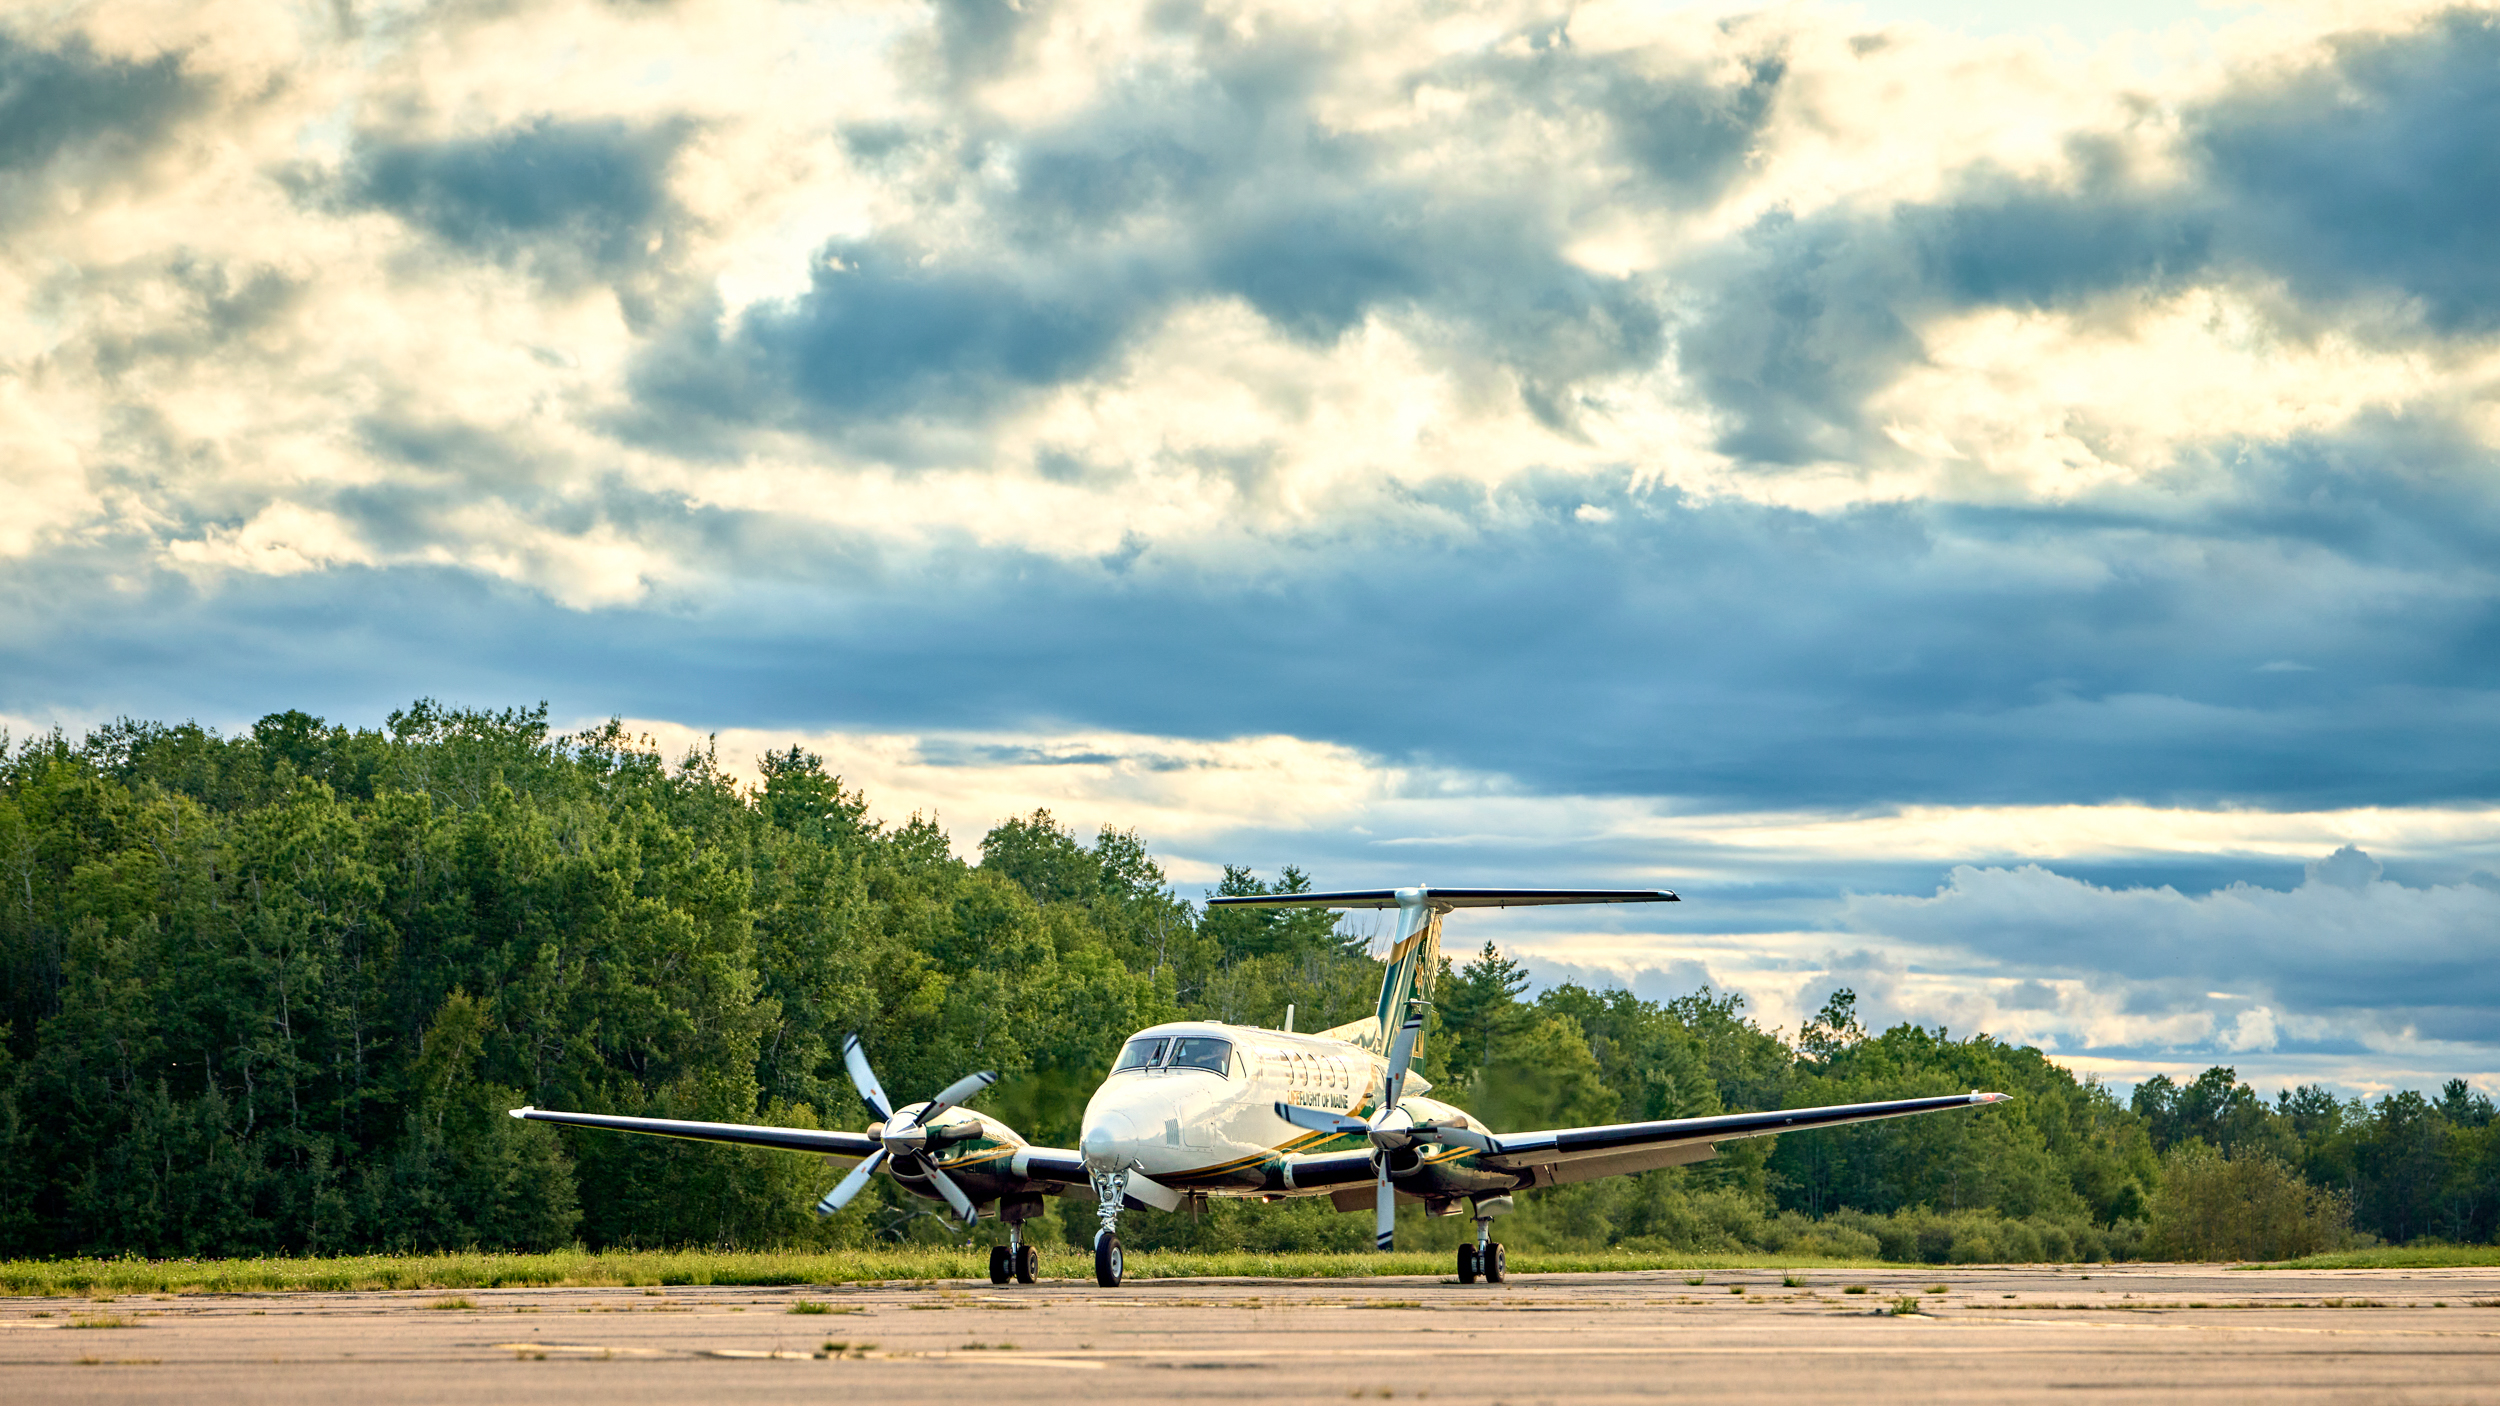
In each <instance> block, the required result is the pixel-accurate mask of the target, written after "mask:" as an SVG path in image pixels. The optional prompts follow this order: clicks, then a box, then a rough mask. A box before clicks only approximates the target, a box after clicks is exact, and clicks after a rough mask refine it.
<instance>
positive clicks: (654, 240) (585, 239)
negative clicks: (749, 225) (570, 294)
mask: <svg viewBox="0 0 2500 1406" xmlns="http://www.w3.org/2000/svg"><path fill="white" fill-rule="evenodd" d="M686 136H687V124H686V123H685V122H684V121H682V120H667V119H663V120H661V121H657V122H653V123H647V124H643V125H641V126H633V125H629V124H626V123H623V122H619V121H615V120H605V121H559V120H556V119H553V118H550V117H544V116H542V117H538V118H535V119H532V120H531V121H528V122H525V123H520V124H517V125H515V126H511V127H506V128H502V129H499V130H496V131H491V132H487V133H484V134H481V135H477V136H466V137H448V138H443V139H440V140H434V141H414V140H407V139H402V138H397V137H393V136H389V135H386V134H382V133H368V134H366V135H365V136H364V137H363V138H362V139H361V140H359V141H358V143H357V144H356V153H355V158H354V161H353V164H352V167H351V169H350V171H349V172H348V173H347V174H346V175H345V176H344V177H343V178H342V180H341V183H340V184H341V191H340V195H341V196H342V197H343V199H344V200H345V202H346V203H347V204H348V205H349V206H350V207H351V208H366V209H377V210H384V211H388V212H389V213H391V214H393V215H396V216H397V217H399V218H400V219H402V220H404V221H406V222H407V223H408V224H409V225H411V226H412V227H414V228H416V229H420V230H423V231H424V232H425V233H427V234H429V235H431V236H433V237H434V238H435V239H437V240H440V241H441V242H442V243H443V244H445V245H447V246H449V248H450V249H451V250H452V251H453V252H454V253H455V254H456V255H461V256H468V257H481V256H482V257H485V258H489V259H493V260H495V261H497V262H500V263H505V264H519V265H526V266H527V267H528V268H530V270H531V271H532V272H533V273H535V274H537V275H538V276H539V277H541V278H544V279H546V280H547V281H549V282H550V283H552V284H553V285H555V286H556V287H558V288H560V289H567V290H569V289H571V288H573V287H574V286H576V285H578V284H580V283H581V282H583V281H585V280H587V279H590V278H594V277H607V278H615V277H619V276H622V275H625V274H628V273H630V272H632V271H634V270H636V269H638V268H640V267H642V266H644V265H646V264H653V263H659V262H662V261H663V260H664V259H665V258H666V256H667V254H668V252H669V250H668V246H669V244H670V243H671V242H672V239H673V238H674V237H676V236H678V234H679V231H678V228H677V226H679V225H680V224H682V223H683V221H684V218H685V216H684V213H683V212H682V211H680V210H679V209H678V208H677V207H676V204H675V202H674V200H673V199H672V198H671V197H670V195H669V193H668V167H669V163H670V161H671V160H672V159H673V158H674V157H675V155H676V154H677V151H678V149H679V147H680V146H681V145H682V144H683V142H684V141H685V139H686Z"/></svg>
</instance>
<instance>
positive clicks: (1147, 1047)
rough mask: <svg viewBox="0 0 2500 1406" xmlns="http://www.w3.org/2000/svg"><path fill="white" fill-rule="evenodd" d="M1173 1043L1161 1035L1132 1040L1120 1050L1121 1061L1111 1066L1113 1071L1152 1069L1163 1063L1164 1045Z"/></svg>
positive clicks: (1116, 1072)
mask: <svg viewBox="0 0 2500 1406" xmlns="http://www.w3.org/2000/svg"><path fill="white" fill-rule="evenodd" d="M1171 1043H1172V1042H1171V1041H1170V1040H1167V1039H1164V1038H1162V1037H1161V1036H1156V1037H1154V1038H1152V1039H1141V1040H1131V1041H1129V1042H1128V1045H1127V1047H1126V1048H1124V1049H1122V1050H1121V1051H1120V1062H1119V1063H1117V1064H1114V1065H1112V1066H1111V1072H1112V1073H1114V1074H1118V1073H1121V1072H1123V1071H1126V1070H1130V1069H1152V1068H1154V1067H1155V1066H1156V1065H1159V1064H1161V1063H1163V1050H1164V1047H1165V1046H1167V1045H1169V1044H1171Z"/></svg>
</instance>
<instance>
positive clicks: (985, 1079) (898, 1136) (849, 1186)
mask: <svg viewBox="0 0 2500 1406" xmlns="http://www.w3.org/2000/svg"><path fill="white" fill-rule="evenodd" d="M842 1063H843V1065H844V1066H845V1067H847V1068H848V1069H849V1070H850V1071H851V1085H852V1087H854V1088H856V1089H858V1090H859V1097H860V1101H861V1102H862V1103H865V1104H867V1105H868V1107H869V1110H870V1111H872V1112H874V1113H875V1114H876V1115H877V1124H876V1126H875V1127H873V1128H870V1129H869V1130H868V1135H869V1136H870V1137H873V1138H875V1139H876V1140H877V1143H878V1146H877V1148H876V1149H875V1150H874V1151H872V1152H870V1153H869V1154H868V1155H867V1156H865V1157H863V1158H861V1159H860V1161H859V1165H858V1166H856V1167H853V1168H851V1171H850V1174H849V1175H848V1176H845V1177H843V1178H842V1180H841V1181H839V1182H837V1183H836V1184H835V1185H834V1188H833V1190H831V1191H828V1192H826V1193H825V1199H823V1200H822V1201H819V1202H817V1203H816V1214H818V1215H820V1216H829V1215H832V1214H833V1213H834V1212H836V1211H838V1210H841V1209H842V1208H843V1207H844V1206H847V1205H849V1204H851V1198H852V1197H854V1196H857V1195H859V1192H860V1188H861V1187H864V1186H866V1185H867V1184H868V1179H869V1178H870V1177H872V1176H875V1175H876V1173H877V1168H879V1167H881V1166H884V1165H885V1163H886V1161H887V1159H888V1158H902V1157H918V1158H919V1159H920V1162H921V1165H922V1166H924V1167H927V1168H928V1169H929V1182H930V1184H931V1185H933V1186H935V1187H936V1188H937V1189H938V1195H940V1196H943V1197H945V1198H946V1204H947V1205H949V1206H951V1207H953V1208H954V1210H955V1214H956V1215H957V1216H958V1217H960V1218H961V1219H962V1220H963V1223H964V1224H966V1225H970V1224H972V1223H973V1222H974V1221H976V1220H978V1219H980V1215H981V1213H980V1210H979V1208H977V1207H975V1206H974V1205H973V1204H972V1198H971V1197H969V1196H966V1195H964V1189H963V1188H962V1187H960V1186H957V1185H956V1184H955V1179H954V1178H953V1177H950V1176H948V1175H947V1174H946V1171H945V1169H944V1168H942V1167H940V1166H939V1165H938V1164H937V1160H936V1159H935V1158H933V1157H931V1156H930V1155H929V1154H930V1151H931V1143H932V1141H933V1139H932V1137H931V1134H933V1133H935V1134H938V1137H937V1138H936V1139H935V1141H936V1142H938V1144H939V1145H943V1144H944V1143H947V1142H960V1141H962V1140H963V1137H964V1134H962V1133H958V1132H952V1131H948V1130H941V1129H936V1128H932V1127H930V1126H929V1125H930V1124H931V1123H933V1122H935V1121H936V1120H937V1118H938V1115H939V1114H942V1113H944V1112H946V1111H947V1110H948V1109H950V1108H953V1107H955V1106H956V1105H957V1104H960V1103H964V1102H966V1101H968V1100H970V1099H971V1098H972V1097H973V1096H974V1095H976V1094H978V1093H980V1092H981V1091H982V1090H983V1089H986V1088H988V1087H989V1086H990V1085H992V1084H995V1083H997V1082H998V1076H997V1075H996V1074H993V1073H991V1072H989V1071H987V1070H983V1071H982V1072H981V1073H978V1074H967V1075H965V1076H964V1077H962V1078H960V1079H958V1080H956V1081H955V1082H954V1083H951V1084H949V1085H947V1086H946V1087H945V1088H944V1089H942V1090H940V1091H939V1093H938V1096H937V1097H936V1098H933V1099H931V1100H929V1101H928V1102H927V1103H926V1104H923V1105H922V1106H921V1107H920V1108H918V1109H916V1110H914V1111H912V1112H909V1113H907V1114H905V1115H903V1116H902V1117H900V1118H897V1117H896V1116H895V1114H894V1103H893V1100H891V1099H888V1098H887V1097H886V1096H885V1086H884V1085H882V1084H880V1083H878V1082H877V1071H876V1070H874V1069H872V1068H870V1067H869V1065H868V1054H867V1051H865V1050H863V1049H861V1048H860V1044H859V1037H858V1036H857V1035H845V1036H843V1037H842ZM978 1135H979V1134H978V1133H977V1132H975V1133H973V1134H972V1136H978Z"/></svg>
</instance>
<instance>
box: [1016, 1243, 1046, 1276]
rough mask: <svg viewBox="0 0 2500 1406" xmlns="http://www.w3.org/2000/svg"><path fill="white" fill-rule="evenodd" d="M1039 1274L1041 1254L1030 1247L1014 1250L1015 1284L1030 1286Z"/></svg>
mask: <svg viewBox="0 0 2500 1406" xmlns="http://www.w3.org/2000/svg"><path fill="white" fill-rule="evenodd" d="M1041 1274H1042V1252H1041V1251H1039V1250H1036V1249H1034V1248H1033V1247H1032V1246H1030V1245H1023V1246H1019V1247H1018V1248H1017V1250H1016V1282H1017V1283H1019V1284H1030V1283H1032V1282H1033V1281H1034V1280H1036V1279H1038V1278H1040V1277H1041Z"/></svg>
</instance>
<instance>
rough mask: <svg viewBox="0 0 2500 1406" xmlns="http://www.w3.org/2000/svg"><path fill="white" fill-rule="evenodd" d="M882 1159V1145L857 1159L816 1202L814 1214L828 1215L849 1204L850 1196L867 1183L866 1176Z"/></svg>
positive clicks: (883, 1155) (883, 1156) (872, 1172)
mask: <svg viewBox="0 0 2500 1406" xmlns="http://www.w3.org/2000/svg"><path fill="white" fill-rule="evenodd" d="M884 1161H885V1149H884V1148H882V1147H880V1148H878V1149H877V1150H876V1151H874V1152H871V1153H869V1154H868V1155H867V1156H865V1157H862V1158H861V1159H859V1165H858V1166H856V1167H853V1168H851V1174H850V1175H849V1176H846V1177H844V1178H842V1180H841V1181H840V1182H838V1183H836V1184H835V1186H834V1188H833V1190H831V1191H828V1192H826V1193H825V1199H824V1200H822V1201H819V1202H817V1203H816V1214H818V1215H820V1216H829V1215H832V1214H833V1213H834V1212H836V1211H838V1210H841V1209H842V1208H843V1207H845V1206H847V1205H849V1204H851V1198H852V1197H854V1196H857V1195H858V1194H859V1189H860V1188H861V1187H863V1186H866V1185H867V1184H868V1178H870V1177H872V1176H874V1175H876V1171H877V1168H878V1167H879V1166H880V1165H881V1164H883V1163H884Z"/></svg>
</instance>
